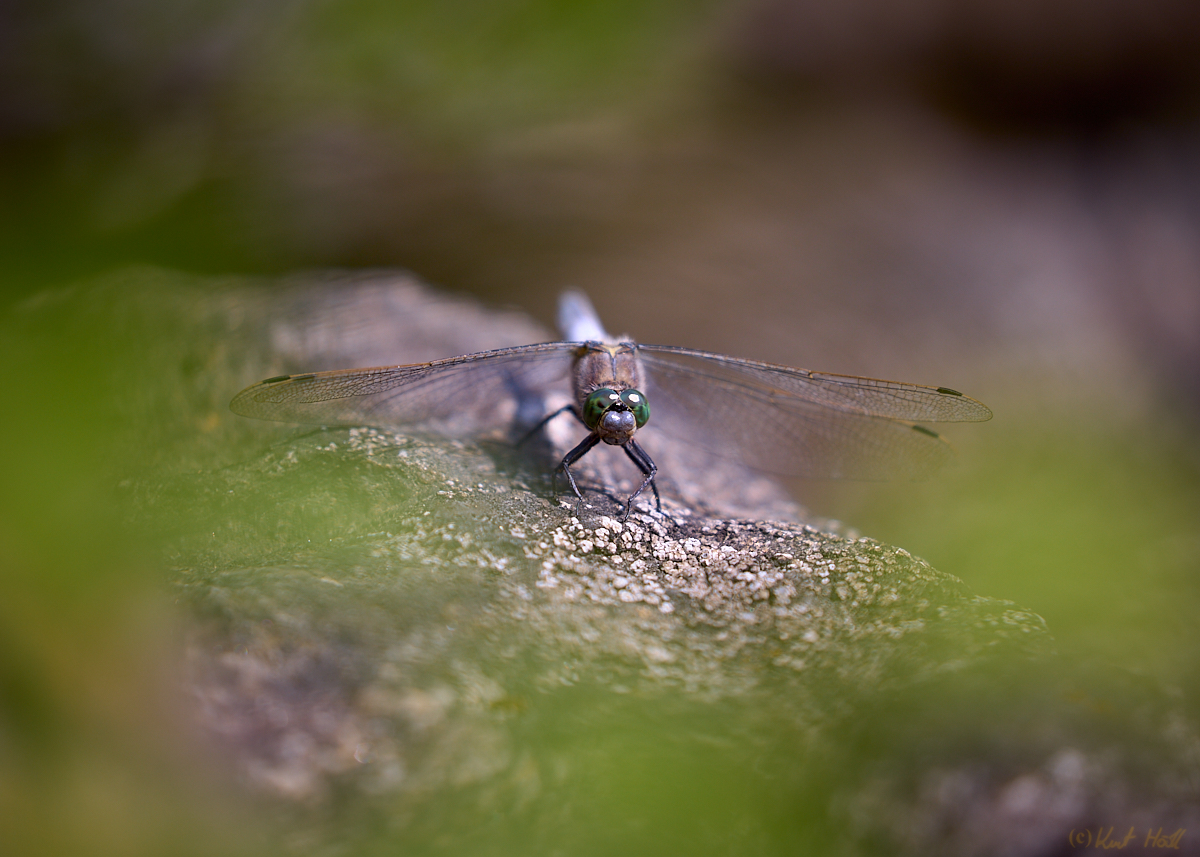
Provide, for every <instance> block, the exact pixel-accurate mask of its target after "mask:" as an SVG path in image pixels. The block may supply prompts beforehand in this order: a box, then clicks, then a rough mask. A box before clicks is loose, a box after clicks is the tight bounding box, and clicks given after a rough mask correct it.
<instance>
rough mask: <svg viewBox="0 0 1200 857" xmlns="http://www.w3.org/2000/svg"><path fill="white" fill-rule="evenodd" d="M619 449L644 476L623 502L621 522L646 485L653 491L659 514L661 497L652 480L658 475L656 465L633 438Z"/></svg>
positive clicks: (626, 516) (627, 515)
mask: <svg viewBox="0 0 1200 857" xmlns="http://www.w3.org/2000/svg"><path fill="white" fill-rule="evenodd" d="M621 449H623V450H625V454H626V455H628V456H629V460H630V461H632V462H633V463H634V464H636V465H637V468H638V470H640V471H642V473H643V474H645V476H646V478H645V479H644V480H643V481H642V484H641V486H640V487H639V488H638V490H636V491H634V492H633V493H632V494H630V495H629V499H628V500H627V501H625V514H624V515H622V516H621V520H622V521H624V520H625V519H626V518H628V517H629V512H630V510H631V509H632V508H633V501H634V500H636V499H637V496H638V495H639V494H641V493H642V492H643V491H645V490H646V486H647V485H649V486H650V488H651V489H652V490H653V491H654V505H655V506H656V507H658V511H660V512H661V511H662V497H660V496H659V494H658V483H657V482H656V481H655V479H654V476H655V474H657V473H658V465H656V464H655V463H654V461H653V460H652V459H651V458H650V456H649V455H647V454H646V450H644V449H642V448H641V446H639V445H638V442H637V441H636V440H634V439H633V438H630V439H629V440H628V441H626V442H625V444H624V446H622V447H621Z"/></svg>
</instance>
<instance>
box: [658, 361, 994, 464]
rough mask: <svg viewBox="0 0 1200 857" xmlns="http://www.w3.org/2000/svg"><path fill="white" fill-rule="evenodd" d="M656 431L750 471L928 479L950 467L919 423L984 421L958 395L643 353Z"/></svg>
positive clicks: (945, 452) (943, 448) (939, 443)
mask: <svg viewBox="0 0 1200 857" xmlns="http://www.w3.org/2000/svg"><path fill="white" fill-rule="evenodd" d="M639 354H640V356H641V359H642V363H643V366H644V367H645V369H646V375H647V382H646V386H647V387H648V389H647V390H645V393H646V395H647V397H648V398H649V400H650V407H651V419H650V421H651V425H655V426H657V427H659V428H661V429H662V430H663V431H665V432H666V433H668V434H672V435H676V436H679V437H682V438H686V439H687V440H688V441H690V442H693V443H696V444H698V445H700V446H703V447H704V448H706V449H709V450H711V451H713V452H717V453H721V454H723V455H726V456H729V457H732V458H736V459H738V460H740V461H742V462H743V463H744V464H746V465H747V466H749V467H753V468H755V469H758V470H765V471H769V472H773V473H781V474H787V475H794V476H810V477H817V478H827V477H836V478H849V479H893V478H909V479H920V478H923V477H925V476H928V475H929V474H931V473H933V472H934V471H936V470H937V469H938V468H940V467H941V466H943V465H944V464H945V463H946V462H947V461H948V460H949V459H950V458H952V451H951V449H950V446H949V444H947V443H946V442H945V441H944V440H942V439H941V438H940V437H938V436H937V434H935V433H934V432H932V431H929V430H928V429H925V428H924V427H922V426H919V425H914V422H915V421H917V420H921V421H969V420H983V419H988V418H989V417H990V416H991V411H989V410H988V409H987V407H986V406H985V405H983V404H982V403H980V402H977V401H976V400H974V399H971V398H969V397H967V396H963V395H962V394H960V393H957V392H955V391H953V390H948V389H946V388H937V387H923V386H920V385H916V384H904V383H899V382H894V381H880V380H876V379H872V378H858V377H854V376H849V375H829V374H823V373H818V372H808V371H805V370H802V369H791V368H788V367H785V366H776V365H773V364H769V363H759V362H756V361H752V360H740V359H737V358H732V357H725V356H723V355H719V354H710V353H708V352H703V351H692V350H690V349H684V348H675V347H672V346H655V345H650V346H639Z"/></svg>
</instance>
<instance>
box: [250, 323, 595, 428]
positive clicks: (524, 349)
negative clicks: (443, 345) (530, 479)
mask: <svg viewBox="0 0 1200 857" xmlns="http://www.w3.org/2000/svg"><path fill="white" fill-rule="evenodd" d="M576 348H578V345H576V344H572V343H569V342H547V343H542V344H539V345H521V346H517V347H515V348H501V349H497V350H495V351H485V352H482V353H479V354H468V355H466V356H463V357H451V358H449V359H447V360H435V361H433V362H432V363H413V364H409V365H405V366H385V367H380V368H375V369H346V370H336V371H331V372H313V373H310V374H305V375H285V376H281V377H279V378H270V379H268V380H266V381H262V382H260V383H258V384H255V385H253V386H251V387H247V388H246V389H245V390H242V392H240V393H238V394H237V395H236V396H235V397H234V398H233V401H232V402H230V403H229V407H230V408H231V409H232V410H233V411H234V412H235V413H238V414H241V415H243V416H247V417H255V418H257V419H263V420H281V421H286V422H297V423H309V424H313V425H327V426H332V425H374V426H396V427H414V428H428V429H431V430H435V431H438V432H441V433H446V434H455V435H459V434H471V433H478V432H482V431H485V430H487V429H489V428H491V429H494V428H497V427H503V426H504V425H507V424H512V423H513V422H517V423H521V422H527V423H529V424H533V423H536V422H537V420H539V419H541V417H542V416H544V410H545V408H544V404H543V399H544V396H545V394H546V393H547V392H549V391H551V390H552V389H553V388H554V386H555V385H556V384H557V385H559V386H560V387H562V388H563V389H564V390H567V389H568V388H567V387H566V386H565V385H564V383H563V382H564V381H565V379H566V378H567V374H568V372H569V371H570V368H571V362H572V352H573V351H574V350H575V349H576Z"/></svg>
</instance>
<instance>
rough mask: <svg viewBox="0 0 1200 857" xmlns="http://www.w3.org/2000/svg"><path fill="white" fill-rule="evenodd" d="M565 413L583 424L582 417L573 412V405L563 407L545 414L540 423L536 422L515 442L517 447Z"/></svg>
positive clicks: (577, 412)
mask: <svg viewBox="0 0 1200 857" xmlns="http://www.w3.org/2000/svg"><path fill="white" fill-rule="evenodd" d="M567 411H570V412H571V413H573V414H574V415H575V416H576V418H577V419H578V420H579V421H580V422H583V417H581V416H579V411H577V410H575V406H574V405H563V406H562V407H561V408H559V409H558V410H557V411H552V412H551V413H549V414H546V416H544V417H542V419H541V421H540V422H538V424H537V425H535V426H534V427H533V428H531V429H530V430H529V431H527V432H525V434H524V436H523V437H522V438H521V439H520V440H518V441H517V446H520V445H521V444H523V443H525V441H527V440H529V439H530V438H531V437H533V436H534V435H535V434H537V433H538V432H539V431H541V430H542V429H544V428H545V427H546V423H548V422H550V420H552V419H554V418H555V417H557V416H558V415H559V414H564V413H566V412H567Z"/></svg>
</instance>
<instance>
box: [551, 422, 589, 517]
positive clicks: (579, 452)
mask: <svg viewBox="0 0 1200 857" xmlns="http://www.w3.org/2000/svg"><path fill="white" fill-rule="evenodd" d="M599 442H600V435H598V434H595V433H592V434H589V435H588V436H587V437H585V438H584V439H583V440H582V441H580V442H579V445H578V446H576V447H575V448H574V449H572V450H571V451H570V452H568V453H567V454H566V455H564V456H563V460H562V461H561V462H559V465H558V467H556V468H554V480H553V481H554V493H555V494H556V495H557V494H558V473H559V471H560V470H561V471H562V472H563V473H565V474H567V481H568V482H569V483H571V490H572V491H574V492H575V496H576V497H578V498H579V502H580V503H583V495H582V494H580V493H579V486H578V485H576V484H575V477H574V476H572V475H571V465H572V464H574V463H575V462H576V461H578V460H579V459H581V458H583V457H584V456H585V455H587V454H588V452H589V451H590V450H591V448H592V447H593V446H595V445H596V444H598V443H599Z"/></svg>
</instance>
